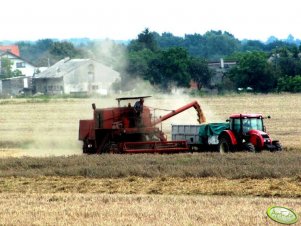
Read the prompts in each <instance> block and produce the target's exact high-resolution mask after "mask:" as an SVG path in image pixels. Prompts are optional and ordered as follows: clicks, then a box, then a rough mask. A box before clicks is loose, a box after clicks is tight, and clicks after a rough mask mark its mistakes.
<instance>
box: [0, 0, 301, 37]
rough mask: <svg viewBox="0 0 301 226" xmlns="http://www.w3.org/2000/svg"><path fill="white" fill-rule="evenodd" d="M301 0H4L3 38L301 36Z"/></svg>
mask: <svg viewBox="0 0 301 226" xmlns="http://www.w3.org/2000/svg"><path fill="white" fill-rule="evenodd" d="M300 6H301V1H300V0H286V1H283V0H147V1H145V0H74V1H71V0H69V1H67V0H51V1H44V0H16V1H9V0H6V1H1V13H0V21H1V22H0V23H1V32H0V40H37V39H43V38H59V39H65V38H81V37H88V38H101V39H102V38H110V39H119V40H127V39H133V38H136V37H137V35H138V34H139V33H140V32H142V31H143V30H144V29H145V28H149V29H150V30H151V31H156V32H158V33H162V32H171V33H173V34H174V35H177V36H184V34H194V33H199V34H204V33H205V32H206V31H209V30H222V31H228V32H230V33H232V34H233V35H234V36H235V37H237V38H238V39H244V38H247V39H259V40H263V41H265V40H266V39H267V38H268V37H269V36H271V35H274V36H276V37H277V38H280V39H282V38H286V37H287V36H288V35H289V34H292V35H293V36H294V37H296V38H301V25H300V23H301V10H300V9H301V7H300Z"/></svg>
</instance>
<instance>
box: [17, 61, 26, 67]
mask: <svg viewBox="0 0 301 226" xmlns="http://www.w3.org/2000/svg"><path fill="white" fill-rule="evenodd" d="M16 68H25V62H17V63H16Z"/></svg>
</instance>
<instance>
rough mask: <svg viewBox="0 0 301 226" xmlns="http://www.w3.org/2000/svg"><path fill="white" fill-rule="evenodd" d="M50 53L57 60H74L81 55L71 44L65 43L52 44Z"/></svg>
mask: <svg viewBox="0 0 301 226" xmlns="http://www.w3.org/2000/svg"><path fill="white" fill-rule="evenodd" d="M50 53H51V54H52V55H54V56H56V57H57V58H59V59H63V58H65V57H70V58H74V57H78V56H80V55H81V54H80V51H79V50H78V49H76V48H75V47H74V45H73V44H72V43H70V42H66V41H64V42H54V43H53V44H52V46H51V48H50Z"/></svg>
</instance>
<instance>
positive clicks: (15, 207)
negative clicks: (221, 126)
mask: <svg viewBox="0 0 301 226" xmlns="http://www.w3.org/2000/svg"><path fill="white" fill-rule="evenodd" d="M0 200H1V201H0V203H1V210H2V211H0V224H1V225H158V226H159V225H160V226H161V225H179V226H182V225H206V226H207V225H209V226H210V225H211V226H213V225H214V226H216V225H229V226H232V225H241V226H244V225H252V226H254V225H258V226H261V225H279V224H277V223H274V222H273V221H272V220H270V219H268V218H267V216H266V214H265V212H266V210H267V208H268V207H269V206H270V205H283V206H289V207H291V208H293V209H294V210H295V211H296V212H298V213H300V212H301V201H300V200H296V199H279V198H257V197H224V196H182V195H178V196H176V195H171V196H170V195H122V194H117V195H116V194H114V195H110V194H100V195H99V194H89V193H85V194H79V193H75V194H73V193H67V194H66V193H63V194H62V193H57V194H20V193H1V194H0ZM4 210H5V211H4Z"/></svg>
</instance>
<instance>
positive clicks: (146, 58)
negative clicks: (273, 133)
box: [126, 29, 301, 92]
mask: <svg viewBox="0 0 301 226" xmlns="http://www.w3.org/2000/svg"><path fill="white" fill-rule="evenodd" d="M162 37H163V38H165V39H163V40H164V41H162V39H161V38H162ZM167 37H168V38H167ZM168 39H171V40H173V41H172V42H168V41H167V40H168ZM187 40H190V41H187ZM192 40H194V41H192ZM213 40H215V41H213ZM185 43H186V44H187V46H186V47H178V46H177V45H179V46H181V45H185ZM188 43H190V44H189V45H188ZM191 43H194V45H191ZM204 43H205V44H207V46H206V45H205V44H204ZM250 43H251V44H252V45H249V46H248V44H247V43H246V44H244V45H241V44H239V41H238V40H236V39H235V38H234V37H233V36H232V35H231V34H229V33H227V32H224V33H222V32H213V31H211V32H207V33H206V34H205V35H204V36H200V35H192V36H190V37H188V36H185V38H184V39H179V38H178V39H176V38H175V37H174V36H172V35H167V34H163V35H162V36H158V34H157V33H152V32H149V30H148V29H146V30H145V31H143V32H142V33H141V34H139V35H138V38H137V39H136V40H132V41H131V42H130V44H129V45H128V47H127V49H128V61H129V63H128V65H127V67H126V72H127V74H126V75H127V76H126V77H127V78H128V77H129V76H138V75H139V76H142V77H143V78H144V79H146V80H149V81H150V82H151V83H152V84H159V85H160V86H161V88H164V89H166V88H167V87H168V84H174V85H177V86H188V84H189V81H190V80H191V79H192V80H194V81H196V82H197V84H198V86H199V87H202V86H207V87H209V84H210V79H211V77H212V76H213V72H212V71H210V70H209V68H208V64H207V60H208V58H205V57H204V55H206V54H209V53H210V54H209V55H210V56H217V55H218V56H221V57H225V59H226V60H234V61H236V62H237V65H236V66H235V67H233V68H232V69H231V70H229V71H227V72H226V74H225V75H224V80H223V83H222V84H215V85H214V87H218V88H219V89H220V90H233V89H237V88H239V87H251V88H252V89H253V90H254V91H256V92H271V91H290V92H299V90H300V89H301V86H300V85H299V76H298V75H301V45H300V46H299V47H297V46H296V45H295V44H289V43H288V44H285V43H283V42H280V41H276V42H275V43H270V44H267V45H264V44H262V47H261V49H259V50H258V49H257V50H252V51H250V50H248V49H251V47H252V46H253V47H252V48H253V49H255V47H254V46H255V45H254V42H250ZM275 44H277V45H275ZM201 45H203V48H204V49H203V50H200V49H198V50H197V48H196V47H197V46H201ZM168 46H169V47H168ZM239 46H240V48H245V50H242V49H241V50H240V51H236V49H237V48H238V47H239ZM193 47H195V48H194V49H193ZM257 47H258V46H257ZM272 47H274V48H272ZM258 48H259V47H258ZM213 54H215V55H213ZM200 55H202V56H200ZM209 55H208V56H209ZM287 84H290V85H287ZM211 85H212V84H211ZM211 88H212V87H211Z"/></svg>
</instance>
